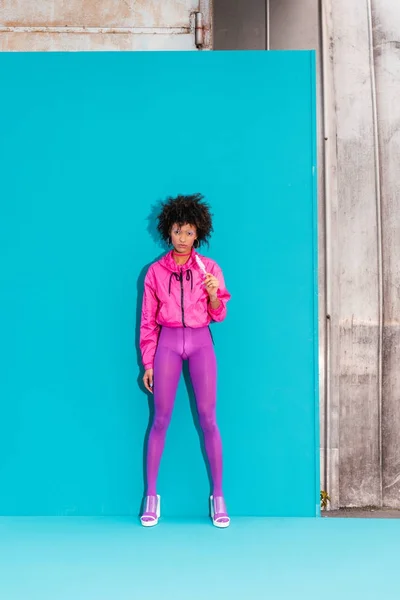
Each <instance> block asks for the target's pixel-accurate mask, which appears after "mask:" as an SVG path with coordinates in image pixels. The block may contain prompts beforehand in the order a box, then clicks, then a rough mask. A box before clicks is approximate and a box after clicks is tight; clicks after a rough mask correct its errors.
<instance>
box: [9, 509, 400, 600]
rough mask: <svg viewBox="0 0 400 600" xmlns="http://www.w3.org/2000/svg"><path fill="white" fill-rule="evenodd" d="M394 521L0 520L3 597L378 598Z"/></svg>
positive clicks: (395, 544)
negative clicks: (222, 525)
mask: <svg viewBox="0 0 400 600" xmlns="http://www.w3.org/2000/svg"><path fill="white" fill-rule="evenodd" d="M399 540H400V520H394V519H388V520H385V519H376V520H373V519H365V520H364V519H327V518H319V519H255V518H248V519H246V518H238V519H233V520H232V525H231V527H230V528H229V529H226V530H218V529H216V528H213V527H212V526H211V525H210V524H209V522H208V521H206V520H204V521H200V520H199V521H197V522H179V521H175V522H172V521H162V522H160V524H159V525H158V526H157V527H155V528H153V529H144V528H142V527H140V525H138V524H137V523H136V521H135V520H132V519H127V518H126V519H124V518H74V517H67V518H22V517H21V518H0V598H1V599H2V600H17V599H18V600H22V599H23V600H36V599H37V600H92V599H93V600H128V599H129V600H135V599H137V600H153V599H156V598H157V599H158V600H169V599H171V600H200V599H201V600H205V599H207V598H210V599H212V598H218V599H219V600H225V599H226V600H236V599H238V600H257V599H260V600H261V599H263V600H267V599H272V600H284V599H286V598H290V599H291V600H301V599H303V598H304V599H307V600H338V599H340V600H347V599H349V600H350V599H352V600H361V599H362V600H369V599H376V600H383V599H386V598H397V597H399V596H400V584H399V583H398V577H397V575H396V573H397V571H398V566H399V560H400V559H399V557H400V550H399Z"/></svg>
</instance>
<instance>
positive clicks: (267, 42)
mask: <svg viewBox="0 0 400 600" xmlns="http://www.w3.org/2000/svg"><path fill="white" fill-rule="evenodd" d="M269 15H270V11H269V0H265V48H266V49H267V50H270V49H271V42H270V18H269Z"/></svg>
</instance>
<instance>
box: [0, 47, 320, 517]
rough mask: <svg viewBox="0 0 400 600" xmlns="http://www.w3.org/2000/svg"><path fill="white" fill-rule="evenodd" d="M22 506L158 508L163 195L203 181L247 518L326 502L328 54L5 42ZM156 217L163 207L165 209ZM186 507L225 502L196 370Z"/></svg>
mask: <svg viewBox="0 0 400 600" xmlns="http://www.w3.org/2000/svg"><path fill="white" fill-rule="evenodd" d="M0 81H1V88H2V89H1V95H0V120H1V127H0V131H1V138H0V170H1V182H2V186H1V200H0V265H1V269H0V335H1V346H0V365H1V367H0V369H1V371H0V373H1V376H0V402H1V420H0V514H3V515H119V514H121V515H137V514H138V511H139V508H140V502H141V498H142V493H143V441H144V436H145V432H146V429H147V427H148V423H149V404H148V398H147V396H146V395H145V394H144V392H143V391H142V390H141V389H140V387H139V384H138V382H140V379H141V377H142V372H141V367H140V366H139V357H138V351H137V339H138V315H139V312H138V307H139V304H140V301H141V297H140V296H141V290H142V283H143V276H144V272H145V271H144V267H145V266H147V265H148V264H149V263H150V262H152V261H153V260H154V259H155V258H156V257H157V256H159V255H160V253H161V252H162V248H160V246H159V245H158V244H157V242H156V241H155V239H154V225H155V223H154V220H153V219H152V218H151V215H152V214H153V215H154V205H155V204H156V203H157V202H158V201H160V200H161V199H163V198H165V197H166V196H167V195H173V194H176V193H191V192H198V191H199V192H202V193H203V194H204V195H205V196H206V197H207V199H208V200H209V202H210V203H211V204H212V207H213V210H214V213H215V235H214V238H213V240H212V244H211V246H210V248H209V249H208V250H205V253H206V254H209V255H210V256H212V258H214V259H215V260H217V261H218V262H219V264H220V265H221V267H222V268H223V270H224V274H225V278H226V282H227V286H228V288H229V290H230V292H231V294H232V300H231V302H230V305H229V315H228V318H227V320H226V321H225V322H224V323H223V324H218V325H214V326H213V334H214V338H215V344H216V352H217V356H218V360H219V405H218V415H219V423H220V427H221V432H222V436H223V441H224V454H225V493H226V498H227V501H228V505H229V508H230V512H231V513H232V514H233V515H289V516H290V515H304V516H309V515H315V514H316V510H317V509H316V507H317V506H318V486H319V483H318V480H317V477H318V458H317V456H318V453H317V448H318V431H317V423H318V419H317V416H318V414H317V401H318V398H317V375H316V370H317V351H316V348H317V339H316V336H317V320H316V305H317V288H316V270H317V267H316V194H315V190H316V183H315V172H314V171H315V107H314V94H315V89H314V87H315V86H314V54H313V53H312V52H269V53H266V52H259V53H258V52H232V53H224V52H221V53H218V52H214V53H212V52H209V53H185V52H179V53H178V52H177V53H94V54H89V53H82V54H79V53H77V54H57V53H54V54H50V53H49V54H40V53H34V54H5V53H1V54H0ZM149 217H150V218H149ZM159 492H160V493H161V494H162V497H163V508H164V515H170V516H197V515H202V514H207V510H208V506H207V498H208V493H209V484H208V478H207V471H206V468H205V465H204V460H203V456H202V453H201V451H200V442H199V437H198V435H197V432H196V429H195V427H194V424H193V417H192V412H191V408H190V402H188V396H187V391H186V388H185V384H184V381H183V380H182V385H181V386H180V388H179V393H178V397H177V401H176V406H175V411H174V415H173V421H172V424H171V427H170V430H169V433H168V437H167V445H166V451H165V454H164V458H163V462H162V465H161V471H160V479H159Z"/></svg>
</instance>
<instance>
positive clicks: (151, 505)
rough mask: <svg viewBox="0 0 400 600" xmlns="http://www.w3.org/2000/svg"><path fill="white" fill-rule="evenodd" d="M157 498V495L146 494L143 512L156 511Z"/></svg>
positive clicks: (154, 512)
mask: <svg viewBox="0 0 400 600" xmlns="http://www.w3.org/2000/svg"><path fill="white" fill-rule="evenodd" d="M157 505H158V498H157V496H146V498H145V501H144V512H145V513H153V514H156V513H157Z"/></svg>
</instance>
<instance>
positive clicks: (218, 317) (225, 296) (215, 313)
mask: <svg viewBox="0 0 400 600" xmlns="http://www.w3.org/2000/svg"><path fill="white" fill-rule="evenodd" d="M210 271H211V273H212V274H213V275H214V277H216V278H217V279H218V281H219V288H218V292H217V297H218V300H219V301H220V303H221V304H220V306H219V307H218V308H217V309H216V310H214V309H213V308H212V307H211V304H210V302H209V303H208V313H209V315H210V317H211V318H212V320H213V321H217V322H218V323H220V322H221V321H223V320H224V319H225V317H226V313H227V309H226V304H227V302H228V300H230V297H231V295H230V293H229V292H228V290H227V289H226V287H225V280H224V276H223V273H222V270H221V269H220V267H219V266H218V265H217V264H216V263H215V264H214V265H213V267H212V269H210Z"/></svg>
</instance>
